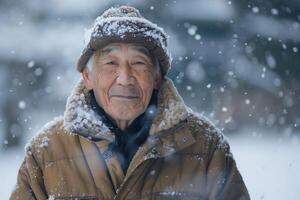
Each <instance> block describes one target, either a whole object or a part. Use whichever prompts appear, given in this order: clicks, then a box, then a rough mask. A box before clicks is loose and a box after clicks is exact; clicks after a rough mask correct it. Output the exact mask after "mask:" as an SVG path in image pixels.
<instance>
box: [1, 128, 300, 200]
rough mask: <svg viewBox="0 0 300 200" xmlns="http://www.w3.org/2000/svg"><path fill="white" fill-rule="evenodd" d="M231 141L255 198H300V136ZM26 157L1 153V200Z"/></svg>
mask: <svg viewBox="0 0 300 200" xmlns="http://www.w3.org/2000/svg"><path fill="white" fill-rule="evenodd" d="M248 133H249V134H248ZM229 142H230V144H231V149H232V151H233V154H234V157H235V159H236V162H237V165H238V167H239V169H240V172H241V174H242V175H243V178H244V181H245V183H246V185H247V187H248V190H249V192H250V195H251V198H252V199H254V200H256V199H270V200H276V199H280V200H281V199H288V200H296V199H299V195H300V190H299V180H300V173H299V171H300V138H299V137H296V136H288V137H287V136H270V135H269V134H264V135H262V136H255V135H253V134H252V133H251V132H250V131H249V132H248V131H245V132H244V133H243V134H239V135H237V136H230V137H229ZM23 155H24V151H23V149H17V150H10V151H8V152H6V153H5V154H3V152H1V153H0V163H1V165H0V177H1V180H2V181H1V186H0V199H1V200H2V199H3V200H5V199H8V197H9V194H10V192H11V190H12V188H13V187H14V184H15V181H16V176H17V170H18V168H19V165H20V163H21V162H22V160H23Z"/></svg>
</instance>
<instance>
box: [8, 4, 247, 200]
mask: <svg viewBox="0 0 300 200" xmlns="http://www.w3.org/2000/svg"><path fill="white" fill-rule="evenodd" d="M166 41H167V35H166V33H165V32H164V31H163V29H161V28H160V27H158V26H157V25H155V24H153V23H151V22H150V21H148V20H146V19H145V18H143V17H142V16H141V14H140V13H139V11H138V10H137V9H135V8H132V7H128V6H121V7H117V8H111V9H108V10H107V11H105V12H104V13H103V14H102V15H101V16H100V17H98V18H97V19H96V21H95V24H94V27H93V29H92V33H91V35H90V40H89V42H88V44H87V46H86V48H85V49H84V51H83V54H82V55H81V57H80V59H79V62H78V67H77V69H78V70H79V71H80V72H81V73H82V79H81V80H80V81H79V82H78V84H77V85H76V86H75V88H74V90H73V92H72V94H71V95H70V97H69V98H68V102H67V106H66V111H65V113H64V116H63V117H59V118H56V119H55V120H53V121H52V122H50V123H49V124H48V125H46V127H45V128H44V129H43V130H42V131H41V133H39V134H38V135H37V136H36V137H35V138H34V139H32V141H31V142H30V143H29V145H28V146H27V147H26V151H27V154H26V157H25V159H24V162H23V164H22V166H21V168H20V171H19V174H18V180H17V185H16V188H15V190H14V191H13V193H12V195H11V199H12V200H16V199H24V200H27V199H28V200H31V199H39V200H40V199H41V200H42V199H107V200H108V199H120V200H121V199H144V200H148V199H149V200H150V199H249V195H248V192H247V189H246V187H245V184H244V182H243V180H242V177H241V175H240V173H239V171H238V169H237V167H236V164H235V161H234V159H233V157H232V154H231V153H230V149H229V145H228V143H227V142H226V140H225V139H224V138H223V136H222V134H221V133H220V132H219V131H218V130H217V129H216V128H215V127H214V126H213V125H212V124H211V123H210V122H209V121H207V120H206V119H205V118H203V117H201V116H198V115H196V114H195V113H193V112H192V111H191V110H190V109H189V108H188V107H187V106H186V105H185V104H184V102H183V100H182V98H181V97H180V96H179V94H178V93H177V91H176V88H175V87H174V85H173V83H172V81H171V80H170V79H168V78H167V77H166V74H167V72H168V70H169V68H170V63H171V59H170V55H169V53H168V51H167V42H166Z"/></svg>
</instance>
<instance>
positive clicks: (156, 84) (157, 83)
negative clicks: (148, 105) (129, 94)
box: [154, 73, 163, 90]
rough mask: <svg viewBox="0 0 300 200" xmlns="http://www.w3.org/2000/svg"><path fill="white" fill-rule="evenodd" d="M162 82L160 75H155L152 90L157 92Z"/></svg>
mask: <svg viewBox="0 0 300 200" xmlns="http://www.w3.org/2000/svg"><path fill="white" fill-rule="evenodd" d="M162 80H163V79H162V76H161V73H157V74H156V76H155V80H154V89H156V90H158V89H159V88H160V86H161V84H162Z"/></svg>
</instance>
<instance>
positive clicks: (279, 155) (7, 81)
mask: <svg viewBox="0 0 300 200" xmlns="http://www.w3.org/2000/svg"><path fill="white" fill-rule="evenodd" d="M123 4H127V5H132V6H136V7H137V8H138V9H140V11H141V13H142V15H143V16H144V17H146V18H148V19H150V20H151V21H153V22H154V23H156V24H158V25H160V26H162V27H164V29H165V31H166V32H167V33H168V34H169V35H170V38H169V47H170V51H171V53H172V56H173V64H172V69H171V72H170V73H169V77H170V78H171V79H172V80H173V81H174V82H175V84H176V86H177V88H178V90H179V93H180V94H181V95H182V96H183V98H184V100H185V102H186V104H187V105H189V106H190V107H191V108H192V109H194V110H195V111H197V112H199V113H202V114H203V115H205V116H207V117H208V118H209V119H211V120H212V121H213V122H214V123H215V124H216V125H217V127H219V128H220V129H221V130H222V131H223V133H224V134H225V136H226V137H227V138H228V140H229V142H230V144H231V148H232V151H233V154H234V156H235V159H236V161H237V165H238V167H239V169H240V171H241V173H242V175H243V177H244V180H245V182H246V185H247V187H248V190H249V192H250V195H251V197H252V199H297V198H299V195H300V191H299V186H298V185H299V184H298V180H300V173H299V170H300V1H299V0H286V1H280V0H231V1H228V0H184V1H183V0H147V1H140V0H127V1H125V0H118V1H113V0H106V1H105V0H90V1H81V0H64V1H61V0H48V1H39V0H26V1H24V0H21V1H17V0H0V111H1V112H0V162H1V164H0V174H1V178H2V179H5V180H7V182H5V183H4V182H3V181H2V182H1V183H0V185H1V186H0V198H1V199H8V196H9V194H10V192H11V190H12V188H13V186H14V184H15V182H16V175H17V170H18V168H19V165H20V163H21V162H22V160H23V156H24V150H23V149H24V145H25V144H26V142H27V141H28V140H29V139H30V138H31V137H33V136H34V134H36V133H37V132H38V130H39V129H41V128H42V126H43V125H44V124H45V123H46V122H48V121H50V120H51V119H52V118H53V117H55V116H58V115H63V112H64V108H65V103H66V98H67V97H68V95H69V94H70V91H71V89H72V87H73V86H74V84H75V83H76V82H77V80H78V79H79V78H80V74H79V73H78V72H77V71H76V69H75V65H76V62H77V59H78V57H79V55H80V53H81V50H82V48H83V47H84V34H85V31H86V30H87V29H89V28H90V27H91V26H92V24H93V21H94V19H95V18H96V17H97V16H98V15H100V14H102V12H103V11H104V10H106V9H107V8H109V7H111V6H118V5H123Z"/></svg>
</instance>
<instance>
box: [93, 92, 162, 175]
mask: <svg viewBox="0 0 300 200" xmlns="http://www.w3.org/2000/svg"><path fill="white" fill-rule="evenodd" d="M90 93H91V106H92V109H93V110H94V111H95V112H96V113H97V114H98V115H99V116H100V117H101V119H102V122H103V123H104V124H105V125H106V126H107V127H108V128H109V129H110V130H111V131H112V132H113V133H114V134H115V141H114V142H113V143H111V144H110V145H109V149H110V150H111V151H112V152H113V153H114V154H115V155H117V157H118V159H119V161H120V163H121V167H122V169H123V172H124V174H126V172H127V169H128V166H129V164H130V162H131V160H132V158H133V156H134V154H135V153H136V151H137V149H138V148H139V147H140V146H141V145H142V144H143V143H144V142H145V141H146V139H147V138H148V135H149V130H150V127H151V125H152V122H153V119H154V117H155V115H156V106H157V91H156V90H154V91H153V94H152V97H151V100H150V103H149V106H148V108H147V110H146V111H145V112H144V113H143V114H141V115H140V116H138V117H137V118H136V119H135V120H134V121H133V122H132V123H131V124H130V125H129V126H128V127H127V128H126V129H125V130H122V129H120V128H119V127H118V126H117V124H116V123H115V121H114V120H113V119H112V117H111V116H109V115H108V114H107V113H105V111H104V110H103V109H102V108H101V107H100V106H99V105H98V103H97V101H96V98H95V95H94V92H93V91H91V92H90Z"/></svg>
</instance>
